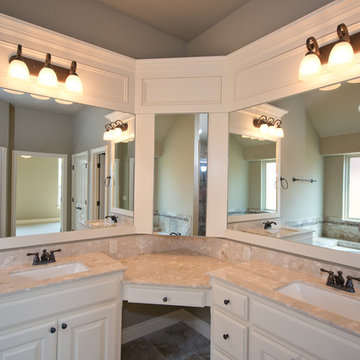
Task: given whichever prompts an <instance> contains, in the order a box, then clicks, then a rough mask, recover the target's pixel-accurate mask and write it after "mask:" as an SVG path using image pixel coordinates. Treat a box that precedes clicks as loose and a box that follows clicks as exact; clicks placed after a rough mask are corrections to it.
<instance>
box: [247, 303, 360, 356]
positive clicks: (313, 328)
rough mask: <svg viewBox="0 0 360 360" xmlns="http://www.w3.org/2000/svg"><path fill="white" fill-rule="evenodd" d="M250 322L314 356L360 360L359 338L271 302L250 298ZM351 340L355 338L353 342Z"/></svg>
mask: <svg viewBox="0 0 360 360" xmlns="http://www.w3.org/2000/svg"><path fill="white" fill-rule="evenodd" d="M250 318H251V320H252V323H253V325H255V326H257V327H258V328H261V329H263V330H265V331H267V332H268V333H269V334H273V335H275V336H276V337H277V338H279V339H282V340H284V341H286V343H288V344H291V345H293V346H295V347H297V348H299V349H302V350H303V351H305V352H306V353H309V354H311V355H313V356H315V357H316V358H320V359H326V360H339V359H346V360H359V359H360V339H354V337H352V336H351V335H348V334H345V333H342V332H340V331H334V329H333V328H330V327H328V326H326V325H325V324H322V323H320V322H317V321H311V320H310V319H309V318H307V317H305V316H302V315H300V314H297V313H295V312H294V314H292V311H290V310H288V311H283V310H282V309H280V308H279V307H277V306H276V305H274V304H271V305H270V304H269V305H268V304H267V303H263V302H262V301H257V300H253V301H252V303H251V307H250ZM352 339H353V340H354V341H352Z"/></svg>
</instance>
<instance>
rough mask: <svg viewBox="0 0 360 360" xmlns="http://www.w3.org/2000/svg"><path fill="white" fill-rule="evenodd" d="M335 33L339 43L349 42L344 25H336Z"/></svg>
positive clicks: (347, 31)
mask: <svg viewBox="0 0 360 360" xmlns="http://www.w3.org/2000/svg"><path fill="white" fill-rule="evenodd" d="M336 32H337V35H338V37H339V41H347V42H350V35H349V30H348V28H347V26H346V25H345V24H344V23H341V24H340V25H338V27H337V29H336Z"/></svg>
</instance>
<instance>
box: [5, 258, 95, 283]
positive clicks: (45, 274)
mask: <svg viewBox="0 0 360 360" xmlns="http://www.w3.org/2000/svg"><path fill="white" fill-rule="evenodd" d="M38 266H42V265H38ZM87 270H89V268H88V267H87V266H85V265H84V264H82V263H80V262H74V263H68V264H59V265H52V266H45V267H36V268H34V269H31V270H24V271H17V272H13V273H11V274H10V277H11V278H12V279H28V280H45V279H50V278H55V277H58V276H64V275H71V274H76V273H79V272H83V271H87Z"/></svg>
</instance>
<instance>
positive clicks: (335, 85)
mask: <svg viewBox="0 0 360 360" xmlns="http://www.w3.org/2000/svg"><path fill="white" fill-rule="evenodd" d="M340 86H341V83H336V84H333V85H329V86H325V87H322V88H320V89H319V90H320V91H331V90H335V89H338V88H339V87H340Z"/></svg>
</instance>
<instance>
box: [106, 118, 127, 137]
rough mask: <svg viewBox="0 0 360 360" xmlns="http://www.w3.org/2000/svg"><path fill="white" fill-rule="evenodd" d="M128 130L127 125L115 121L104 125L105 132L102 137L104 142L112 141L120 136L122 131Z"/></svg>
mask: <svg viewBox="0 0 360 360" xmlns="http://www.w3.org/2000/svg"><path fill="white" fill-rule="evenodd" d="M127 129H128V124H127V123H124V122H122V121H121V120H116V121H114V122H112V123H110V124H106V125H105V132H104V135H103V140H104V141H113V140H116V139H117V138H119V137H120V136H121V134H122V133H123V131H126V130H127Z"/></svg>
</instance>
